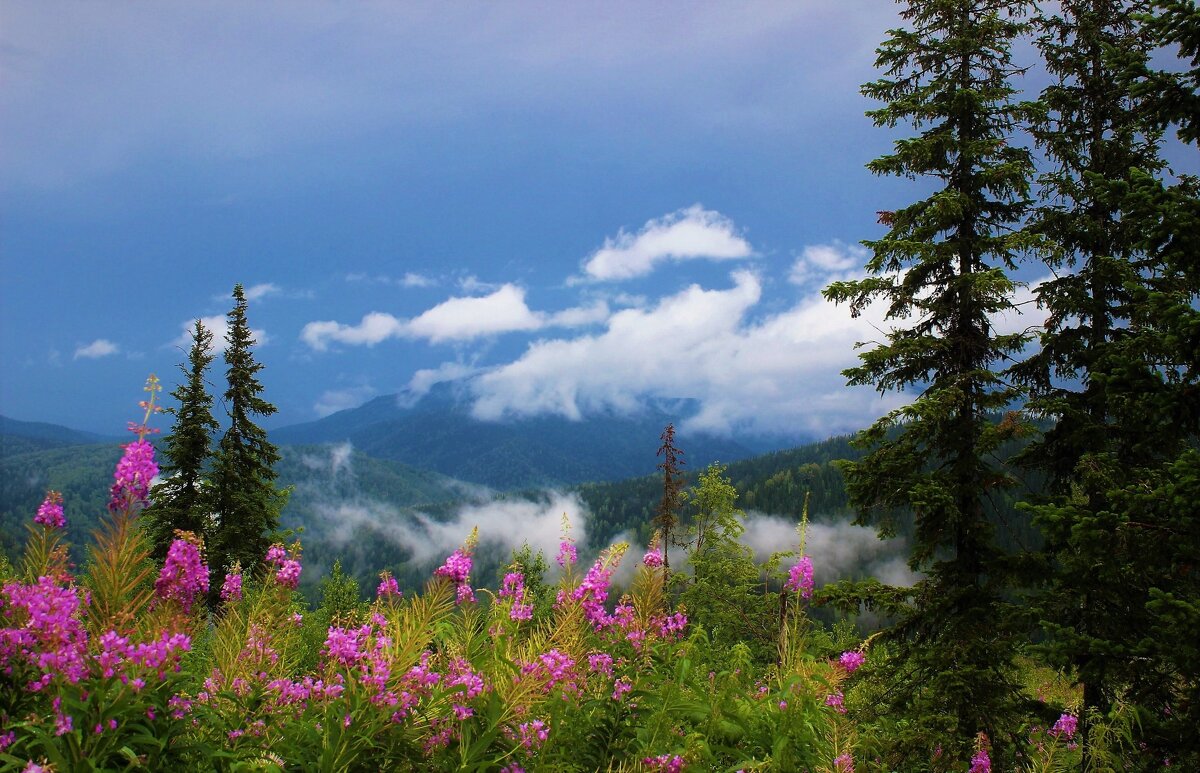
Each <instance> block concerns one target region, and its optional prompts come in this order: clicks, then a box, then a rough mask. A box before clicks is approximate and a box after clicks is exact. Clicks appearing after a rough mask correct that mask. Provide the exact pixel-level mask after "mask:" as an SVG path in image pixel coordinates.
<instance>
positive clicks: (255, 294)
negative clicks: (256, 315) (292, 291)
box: [242, 282, 280, 302]
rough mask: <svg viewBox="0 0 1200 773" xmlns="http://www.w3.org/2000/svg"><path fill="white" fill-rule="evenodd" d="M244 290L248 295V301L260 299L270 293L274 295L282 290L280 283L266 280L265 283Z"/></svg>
mask: <svg viewBox="0 0 1200 773" xmlns="http://www.w3.org/2000/svg"><path fill="white" fill-rule="evenodd" d="M242 292H243V294H244V295H245V296H246V300H247V301H251V302H253V301H260V300H262V299H263V298H265V297H267V296H268V295H274V294H275V293H278V292H280V290H279V286H278V285H276V284H273V283H271V282H264V283H263V284H257V285H254V286H252V287H247V288H246V289H245V290H243V291H242Z"/></svg>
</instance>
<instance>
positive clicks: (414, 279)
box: [400, 271, 437, 287]
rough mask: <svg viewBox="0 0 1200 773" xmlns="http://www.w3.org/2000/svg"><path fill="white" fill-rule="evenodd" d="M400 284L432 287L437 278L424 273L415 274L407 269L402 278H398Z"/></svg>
mask: <svg viewBox="0 0 1200 773" xmlns="http://www.w3.org/2000/svg"><path fill="white" fill-rule="evenodd" d="M400 284H402V285H404V286H405V287H433V286H434V285H436V284H437V280H436V279H432V278H430V277H427V276H425V275H424V274H417V273H414V272H412V271H409V272H408V273H407V274H405V275H404V278H403V279H401V280H400Z"/></svg>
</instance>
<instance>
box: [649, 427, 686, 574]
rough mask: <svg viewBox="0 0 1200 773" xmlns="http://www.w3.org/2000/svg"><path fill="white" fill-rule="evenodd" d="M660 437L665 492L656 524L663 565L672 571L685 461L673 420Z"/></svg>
mask: <svg viewBox="0 0 1200 773" xmlns="http://www.w3.org/2000/svg"><path fill="white" fill-rule="evenodd" d="M659 439H660V440H662V445H661V446H659V447H658V456H661V457H662V458H663V460H662V461H661V462H659V464H658V469H660V470H662V472H663V494H662V499H660V500H659V502H658V510H657V511H656V513H655V516H654V526H655V528H657V529H658V531H659V534H661V535H662V551H663V566H664V567H666V569H667V571H670V569H671V561H670V559H669V558H668V556H669V555H670V553H669V551H670V549H671V532H672V531H673V530H674V529H675V527H676V525H678V523H679V505H680V496H681V495H682V489H683V473H682V472H680V469H679V468H680V467H683V465H684V461H683V451H680V450H679V449H678V448H676V447H675V424H674V423H673V422H672V423H670V424H668V425H667V426H666V428H665V429H663V433H662V435H661V436H660V438H659Z"/></svg>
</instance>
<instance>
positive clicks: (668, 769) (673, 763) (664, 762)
mask: <svg viewBox="0 0 1200 773" xmlns="http://www.w3.org/2000/svg"><path fill="white" fill-rule="evenodd" d="M683 763H684V759H683V757H680V756H679V755H678V754H676V755H675V756H673V757H672V756H671V755H669V754H660V755H659V756H657V757H646V758H644V759H643V760H642V764H643V765H645V766H646V767H647V768H648V769H649V770H653V771H657V773H679V771H681V770H683Z"/></svg>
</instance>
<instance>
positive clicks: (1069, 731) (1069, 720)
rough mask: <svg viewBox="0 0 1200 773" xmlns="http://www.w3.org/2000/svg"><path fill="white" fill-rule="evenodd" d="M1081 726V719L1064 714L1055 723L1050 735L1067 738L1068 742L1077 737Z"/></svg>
mask: <svg viewBox="0 0 1200 773" xmlns="http://www.w3.org/2000/svg"><path fill="white" fill-rule="evenodd" d="M1078 726H1079V718H1078V717H1076V716H1073V715H1071V714H1063V715H1062V716H1061V717H1059V718H1058V721H1057V722H1055V723H1054V727H1052V728H1050V735H1052V736H1054V737H1056V738H1057V737H1059V736H1066V737H1067V740H1070V739H1071V738H1074V737H1075V730H1076V729H1077V728H1078Z"/></svg>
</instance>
